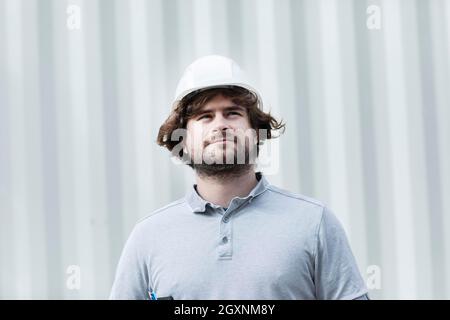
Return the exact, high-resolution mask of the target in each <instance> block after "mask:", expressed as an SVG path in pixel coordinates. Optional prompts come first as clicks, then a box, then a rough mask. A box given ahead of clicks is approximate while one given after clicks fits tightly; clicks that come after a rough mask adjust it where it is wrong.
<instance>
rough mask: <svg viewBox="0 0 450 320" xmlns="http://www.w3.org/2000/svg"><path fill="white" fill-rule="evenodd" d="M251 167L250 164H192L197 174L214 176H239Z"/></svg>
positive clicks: (221, 177)
mask: <svg viewBox="0 0 450 320" xmlns="http://www.w3.org/2000/svg"><path fill="white" fill-rule="evenodd" d="M251 168H252V165H251V164H235V163H232V164H229V163H223V164H218V163H214V164H206V163H202V164H194V165H193V169H194V170H195V172H196V173H197V174H198V175H199V176H203V177H216V178H220V179H223V178H226V177H235V176H240V175H242V174H244V173H246V172H247V171H248V170H250V169H251Z"/></svg>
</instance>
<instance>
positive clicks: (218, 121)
mask: <svg viewBox="0 0 450 320" xmlns="http://www.w3.org/2000/svg"><path fill="white" fill-rule="evenodd" d="M212 126H213V127H212V131H213V132H218V131H219V132H222V133H225V131H226V130H229V129H231V127H230V123H229V121H228V120H227V119H226V118H225V117H224V116H223V115H222V114H218V115H216V117H215V119H214V121H213V123H212Z"/></svg>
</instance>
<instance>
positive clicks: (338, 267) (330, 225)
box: [314, 207, 367, 300]
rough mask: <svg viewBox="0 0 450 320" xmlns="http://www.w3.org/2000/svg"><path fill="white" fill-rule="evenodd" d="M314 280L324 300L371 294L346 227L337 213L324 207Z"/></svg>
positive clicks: (317, 295) (317, 291)
mask: <svg viewBox="0 0 450 320" xmlns="http://www.w3.org/2000/svg"><path fill="white" fill-rule="evenodd" d="M316 241H317V243H316V253H315V257H314V284H315V287H316V298H317V299H320V300H325V299H326V300H339V299H345V300H347V299H348V300H351V299H356V298H358V297H361V296H363V295H365V294H367V288H366V286H365V283H364V280H363V278H362V277H361V274H360V272H359V270H358V266H357V263H356V260H355V258H354V256H353V253H352V251H351V248H350V244H349V242H348V240H347V236H346V234H345V231H344V229H343V227H342V225H341V224H340V222H339V221H338V219H337V217H336V216H335V215H334V213H333V212H332V211H331V210H330V209H328V208H327V207H324V209H323V212H322V218H321V221H320V224H319V226H318V230H317V240H316Z"/></svg>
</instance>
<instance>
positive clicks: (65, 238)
mask: <svg viewBox="0 0 450 320" xmlns="http://www.w3.org/2000/svg"><path fill="white" fill-rule="evenodd" d="M71 5H75V6H76V7H70V6H71ZM371 5H375V6H376V7H375V10H376V9H377V8H379V9H380V10H381V11H380V14H381V25H380V26H381V28H380V29H369V28H368V27H367V20H368V18H370V17H373V15H372V14H373V12H374V11H372V9H373V7H371V8H369V11H367V10H368V7H369V6H371ZM73 8H75V9H77V8H79V9H80V14H81V16H80V17H81V23H80V27H81V28H80V29H72V26H73V25H69V26H68V19H69V20H70V19H71V18H73V17H74V15H73V14H74V12H75V11H76V10H75V11H73ZM368 12H369V13H368ZM69 22H70V21H69ZM72 22H73V21H72ZM210 53H218V54H223V55H228V56H230V57H232V58H234V59H235V60H236V61H238V62H239V63H240V64H241V65H242V66H243V67H244V68H245V69H247V71H248V72H250V73H251V74H252V75H253V76H254V77H255V78H258V79H259V80H260V87H261V89H262V91H263V95H264V97H265V100H266V105H267V106H270V107H271V110H272V112H273V113H274V114H275V115H277V116H278V117H282V118H283V119H285V120H286V121H287V130H286V133H285V135H284V136H282V137H281V138H280V140H279V146H280V157H279V162H280V163H279V169H278V170H277V171H276V172H275V174H273V175H270V176H268V179H269V180H270V181H271V182H272V183H273V184H276V185H279V186H281V187H283V188H286V189H289V190H291V191H294V192H298V193H303V194H306V195H309V196H312V197H316V198H318V199H321V200H323V201H325V202H326V203H328V205H329V206H330V207H331V208H332V209H333V210H334V211H335V212H336V214H337V215H338V216H339V218H340V220H341V221H342V223H343V224H344V227H345V229H346V231H347V233H348V236H349V239H350V241H351V245H352V247H353V250H354V253H355V255H356V258H357V260H358V263H359V266H360V269H361V272H362V274H363V276H364V277H365V278H367V280H368V281H371V279H372V280H373V276H374V275H375V276H377V277H378V276H380V277H378V278H376V279H378V280H380V281H381V282H380V286H379V287H377V286H375V287H373V286H372V289H371V291H370V292H371V296H372V297H373V298H447V299H449V298H450V275H449V274H448V272H447V271H448V270H450V233H449V232H447V231H448V230H449V229H450V197H449V195H450V129H449V121H450V90H449V89H450V61H449V57H450V1H445V0H430V1H425V0H416V1H413V0H403V1H396V0H385V1H365V0H353V1H351V0H339V1H337V0H336V1H332V0H321V1H318V0H308V1H300V0H242V1H238V0H214V1H208V0H191V1H188V0H148V1H145V0H115V1H114V0H103V1H100V0H97V1H96V0H84V1H81V0H78V1H77V0H53V1H51V0H0V212H1V220H0V223H1V224H0V298H25V299H28V298H75V299H77V298H85V299H91V298H106V297H107V296H108V293H109V289H110V286H111V284H112V279H113V276H114V271H115V268H116V264H117V260H118V257H119V254H120V252H121V250H122V246H123V244H124V241H125V239H126V237H127V236H128V234H129V232H130V230H131V228H132V226H133V225H134V223H135V222H136V221H137V219H139V218H140V217H143V216H145V215H147V214H148V213H150V212H151V211H152V210H154V209H157V208H159V207H161V206H163V205H165V204H167V203H169V202H170V201H172V200H175V199H177V198H179V197H181V196H183V195H184V193H185V191H186V188H187V187H188V186H189V185H190V183H191V182H192V173H191V171H190V169H189V168H187V167H181V166H176V165H174V164H173V163H172V162H171V161H170V159H169V157H168V153H167V152H165V151H164V150H163V149H161V148H160V147H158V146H157V145H156V144H155V143H154V141H155V139H156V134H157V130H158V128H159V125H160V124H161V123H162V121H163V120H164V119H165V118H166V116H167V114H168V110H169V102H170V99H171V98H172V96H173V92H174V89H175V86H176V83H177V80H178V77H179V76H180V75H181V72H182V70H183V69H184V67H185V66H186V65H187V64H189V63H190V62H191V61H193V60H194V59H195V58H197V57H199V56H202V55H205V54H210ZM70 266H76V267H75V268H78V267H79V269H78V270H79V271H80V272H81V273H80V274H81V278H80V279H79V280H80V281H81V282H80V284H81V287H80V288H79V289H77V288H75V290H73V287H71V286H70V285H69V284H68V282H69V281H70V279H71V277H72V276H73V273H72V271H71V270H73V269H70ZM373 270H376V271H380V272H381V273H375V274H374V273H372V272H373ZM77 275H78V273H77ZM371 277H372V278H371ZM375 283H376V281H375Z"/></svg>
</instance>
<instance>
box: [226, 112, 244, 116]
mask: <svg viewBox="0 0 450 320" xmlns="http://www.w3.org/2000/svg"><path fill="white" fill-rule="evenodd" d="M228 114H237V115H238V116H240V115H241V114H240V113H239V112H236V111H231V112H230V113H228Z"/></svg>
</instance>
